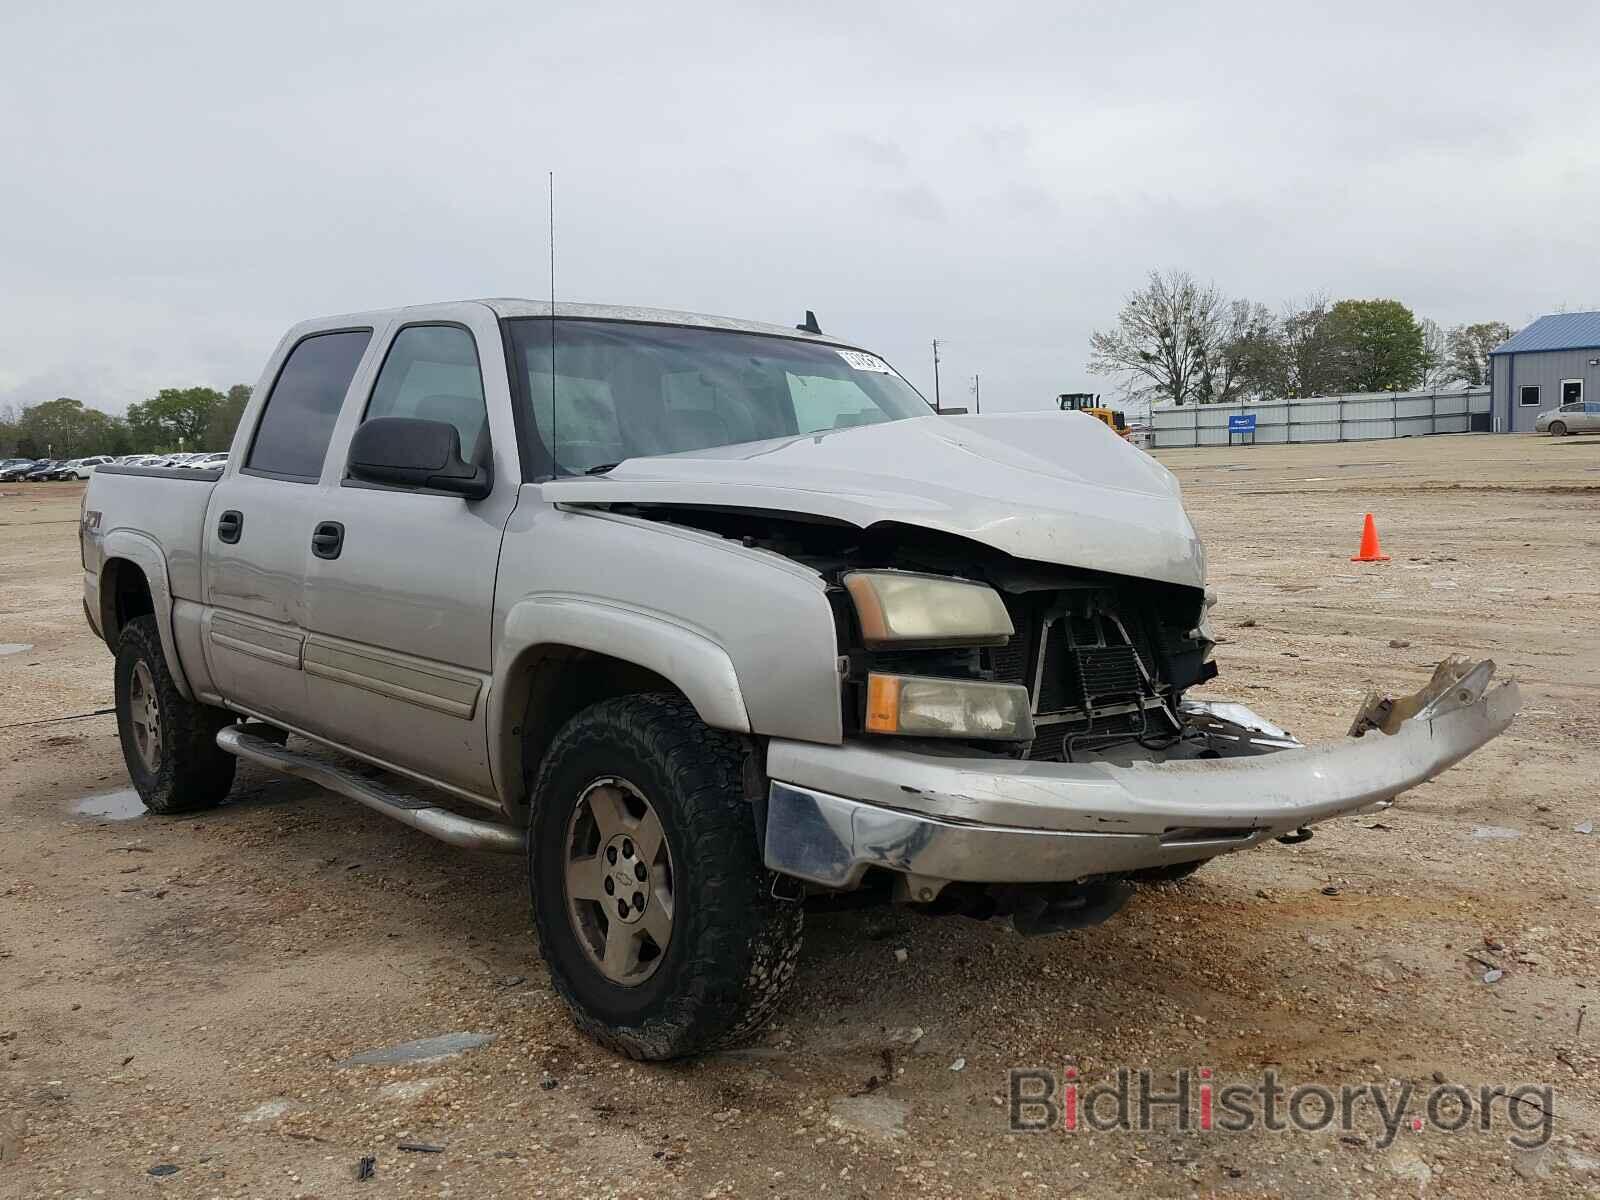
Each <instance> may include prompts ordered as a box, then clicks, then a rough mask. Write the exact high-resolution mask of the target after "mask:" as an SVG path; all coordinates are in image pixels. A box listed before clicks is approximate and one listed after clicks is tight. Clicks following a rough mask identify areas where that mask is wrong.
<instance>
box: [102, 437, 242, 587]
mask: <svg viewBox="0 0 1600 1200" xmlns="http://www.w3.org/2000/svg"><path fill="white" fill-rule="evenodd" d="M221 478H222V471H221V469H220V468H219V469H216V470H207V471H184V470H179V469H177V468H175V467H119V466H104V467H100V468H98V469H96V471H95V473H94V474H93V475H92V476H90V478H89V489H88V492H87V493H86V494H85V496H84V511H85V512H86V513H89V512H98V513H100V514H102V515H101V518H100V525H99V530H100V533H101V534H102V535H108V534H110V533H112V532H114V531H117V530H128V531H130V532H133V533H140V534H144V535H145V536H146V537H148V538H151V539H152V540H154V541H155V542H156V544H157V545H159V546H160V547H161V549H162V551H163V552H164V553H165V555H166V560H167V572H168V575H169V577H170V580H171V584H172V594H173V595H174V596H175V597H181V598H182V599H185V600H198V599H199V598H200V548H201V546H202V545H203V544H204V539H205V521H206V506H207V505H208V504H209V503H210V500H211V489H212V488H213V487H215V486H216V482H217V480H219V479H221ZM201 484H203V485H204V486H203V487H201V486H197V485H201ZM89 566H90V569H91V570H97V569H98V564H89Z"/></svg>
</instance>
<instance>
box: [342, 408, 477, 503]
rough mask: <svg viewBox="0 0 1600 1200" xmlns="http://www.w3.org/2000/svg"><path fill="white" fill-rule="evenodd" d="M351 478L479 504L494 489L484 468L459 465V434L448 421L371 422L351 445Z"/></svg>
mask: <svg viewBox="0 0 1600 1200" xmlns="http://www.w3.org/2000/svg"><path fill="white" fill-rule="evenodd" d="M346 470H347V471H348V472H349V474H350V478H352V479H359V480H361V481H362V482H363V483H382V484H387V485H388V486H390V487H405V488H429V489H431V490H433V491H436V492H449V493H450V494H452V495H455V496H462V497H464V498H466V499H468V500H482V499H483V498H484V497H485V496H487V495H488V494H489V492H490V491H491V490H492V488H493V486H494V479H493V476H492V475H491V474H490V471H489V468H488V467H486V466H484V467H480V466H474V465H472V464H470V463H466V462H463V461H462V459H461V434H460V433H459V432H458V431H457V429H456V427H455V426H454V425H452V424H450V423H449V422H448V421H422V420H418V419H416V418H415V417H375V418H373V419H372V420H370V421H364V422H363V423H362V424H361V425H360V426H358V427H357V428H356V434H355V437H353V438H351V439H350V461H349V464H348V465H347V467H346Z"/></svg>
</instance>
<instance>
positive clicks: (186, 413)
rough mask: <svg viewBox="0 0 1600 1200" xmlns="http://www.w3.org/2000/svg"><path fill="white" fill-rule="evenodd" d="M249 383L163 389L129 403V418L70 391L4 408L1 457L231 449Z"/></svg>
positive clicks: (0, 420) (0, 422) (0, 421)
mask: <svg viewBox="0 0 1600 1200" xmlns="http://www.w3.org/2000/svg"><path fill="white" fill-rule="evenodd" d="M249 399H250V388H249V387H248V386H247V385H246V384H242V383H236V384H234V385H233V386H232V387H231V388H229V389H228V390H227V391H226V392H219V391H217V390H216V389H215V388H207V387H189V388H162V389H161V390H160V391H159V392H157V393H156V394H155V395H154V396H151V397H150V398H149V399H148V400H141V401H139V402H138V403H137V404H130V405H129V406H128V414H127V416H125V417H115V416H112V415H111V414H110V413H106V412H101V411H100V410H99V409H98V408H91V407H89V406H88V405H86V404H84V403H83V402H82V401H80V400H74V399H72V398H71V397H70V396H60V397H57V398H56V399H54V400H45V401H42V402H41V403H39V404H31V405H28V406H27V407H26V408H23V409H21V410H20V411H19V410H18V409H16V408H15V407H14V406H12V407H8V408H4V409H0V458H9V457H11V456H13V455H16V456H19V457H23V458H44V457H46V456H48V457H51V458H88V457H89V456H90V455H94V454H112V455H120V454H170V453H175V452H177V451H179V450H226V449H227V448H228V444H229V443H230V442H232V441H233V431H234V430H235V429H237V428H238V427H239V418H240V417H242V416H243V415H244V406H245V404H246V403H247V402H248V401H249Z"/></svg>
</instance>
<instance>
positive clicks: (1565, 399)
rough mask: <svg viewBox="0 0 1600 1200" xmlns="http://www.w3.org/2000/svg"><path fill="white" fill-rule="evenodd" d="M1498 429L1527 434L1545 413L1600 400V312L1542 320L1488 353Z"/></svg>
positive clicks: (1561, 315)
mask: <svg viewBox="0 0 1600 1200" xmlns="http://www.w3.org/2000/svg"><path fill="white" fill-rule="evenodd" d="M1489 365H1490V372H1491V378H1490V384H1491V387H1492V389H1493V390H1492V391H1491V393H1490V395H1491V405H1492V407H1491V411H1492V412H1493V414H1494V427H1495V429H1497V430H1500V431H1503V432H1506V433H1527V432H1531V431H1532V429H1533V419H1534V418H1535V417H1536V416H1538V415H1539V414H1540V413H1541V412H1544V411H1545V410H1546V409H1551V408H1556V407H1558V406H1559V405H1562V404H1572V403H1574V402H1576V401H1580V400H1600V312H1581V313H1556V314H1554V315H1552V316H1548V317H1540V318H1539V319H1538V320H1537V321H1535V322H1534V323H1533V324H1532V325H1529V326H1528V327H1527V328H1526V329H1524V330H1523V331H1522V332H1521V333H1519V334H1517V335H1516V336H1515V337H1513V338H1511V339H1510V340H1509V341H1506V342H1502V343H1500V345H1498V346H1496V347H1495V348H1494V349H1493V350H1491V351H1490V352H1489Z"/></svg>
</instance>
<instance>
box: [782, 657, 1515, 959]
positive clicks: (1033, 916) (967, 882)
mask: <svg viewBox="0 0 1600 1200" xmlns="http://www.w3.org/2000/svg"><path fill="white" fill-rule="evenodd" d="M1493 675H1494V664H1493V663H1492V662H1489V661H1483V662H1478V663H1467V662H1465V661H1464V660H1459V659H1451V660H1447V661H1446V662H1444V663H1441V664H1440V666H1439V668H1438V669H1437V670H1436V671H1435V673H1434V676H1433V678H1432V679H1431V680H1430V681H1429V682H1428V684H1427V685H1426V686H1424V687H1423V688H1421V689H1420V690H1419V691H1417V692H1415V693H1413V694H1411V695H1407V696H1399V697H1392V698H1390V697H1373V698H1369V700H1368V701H1367V702H1366V703H1365V704H1364V705H1363V706H1362V708H1361V710H1360V712H1359V713H1358V715H1357V717H1356V720H1355V723H1354V725H1353V727H1352V731H1351V734H1350V735H1349V736H1347V737H1346V738H1344V739H1343V740H1341V741H1337V742H1332V743H1327V744H1323V745H1316V746H1303V745H1301V744H1300V743H1299V742H1298V741H1296V740H1295V739H1294V738H1293V737H1291V736H1290V735H1289V734H1288V733H1286V732H1285V731H1284V730H1282V729H1280V728H1278V727H1277V726H1275V725H1273V724H1272V723H1270V722H1268V721H1265V720H1263V719H1261V718H1259V717H1257V716H1256V715H1255V714H1254V713H1252V712H1250V710H1248V709H1246V708H1244V707H1243V706H1241V705H1235V704H1224V703H1201V702H1196V701H1190V700H1185V701H1184V702H1183V703H1182V704H1181V706H1180V710H1179V711H1180V714H1181V722H1182V729H1181V731H1178V732H1177V733H1176V735H1175V736H1174V737H1173V738H1172V739H1171V740H1170V741H1169V742H1168V743H1167V744H1165V745H1163V746H1153V745H1143V744H1140V743H1137V742H1135V743H1128V742H1123V743H1119V744H1118V745H1117V746H1116V747H1115V748H1114V749H1113V750H1111V751H1109V752H1108V751H1106V750H1104V749H1102V750H1085V751H1084V752H1082V753H1080V754H1078V755H1076V756H1075V757H1074V758H1073V760H1072V761H1070V762H1066V761H1060V762H1055V761H1039V760H1034V759H1016V758H1005V757H1001V756H999V755H992V754H991V755H986V756H975V755H970V754H965V753H962V752H961V751H959V750H958V749H956V748H954V747H937V746H927V745H922V746H916V747H912V746H902V747H899V748H886V747H884V746H882V745H875V744H872V743H870V742H868V741H867V740H866V739H857V740H854V741H849V742H846V743H845V744H844V745H842V746H817V745H812V744H808V743H799V742H779V741H775V742H773V743H772V744H771V746H770V747H769V752H768V767H767V769H768V773H769V775H770V776H771V778H772V781H773V782H772V784H771V788H770V791H769V794H768V797H767V813H766V833H765V854H766V861H767V865H768V866H769V867H771V868H772V869H773V870H776V871H779V872H781V873H783V874H785V875H790V876H794V877H796V878H798V879H801V880H805V881H806V882H807V883H809V884H812V885H814V886H817V887H821V888H828V889H849V888H853V887H857V886H859V885H860V884H861V883H862V881H863V879H864V878H866V877H867V876H868V874H869V873H875V872H879V871H884V872H890V873H892V874H893V876H894V877H895V888H896V892H897V894H898V895H899V896H900V897H901V898H902V899H907V900H911V901H915V902H919V903H929V904H934V905H937V906H939V907H944V908H952V909H954V910H956V911H968V912H971V913H972V914H973V915H979V916H983V915H996V914H999V915H1004V914H1005V913H1006V912H1007V911H1009V912H1010V913H1011V914H1013V919H1014V920H1016V921H1017V925H1018V927H1019V928H1023V929H1025V930H1027V931H1032V932H1044V931H1047V930H1049V929H1059V928H1070V927H1073V926H1074V925H1076V924H1082V923H1085V922H1084V920H1083V917H1084V916H1085V915H1093V916H1094V917H1096V918H1098V919H1104V917H1105V916H1109V915H1110V913H1111V912H1114V911H1115V910H1116V908H1117V907H1118V906H1119V904H1120V901H1119V900H1118V899H1117V897H1119V896H1125V895H1126V888H1125V886H1124V881H1126V880H1128V879H1130V878H1138V877H1140V875H1141V874H1146V875H1147V873H1149V872H1152V871H1160V870H1163V869H1169V868H1175V867H1180V866H1181V865H1183V864H1188V863H1196V862H1202V861H1205V860H1208V859H1210V858H1214V857H1216V856H1217V855H1220V854H1225V853H1230V852H1232V851H1236V850H1242V849H1247V848H1249V847H1251V846H1256V845H1259V844H1261V843H1262V842H1264V841H1266V840H1268V839H1271V838H1277V837H1283V836H1286V835H1291V834H1294V833H1295V831H1298V830H1302V829H1306V828H1308V827H1309V826H1311V825H1313V824H1315V823H1316V822H1319V821H1325V820H1328V819H1329V818H1331V817H1336V816H1341V815H1345V814H1348V813H1354V812H1361V811H1364V810H1369V809H1371V808H1374V807H1381V806H1385V805H1387V804H1388V803H1390V802H1392V800H1393V799H1394V797H1395V796H1396V795H1398V794H1399V793H1401V792H1403V791H1405V790H1407V789H1408V788H1411V787H1414V786H1416V785H1417V784H1419V783H1422V782H1424V781H1425V780H1428V779H1431V778H1433V777H1434V776H1436V775H1438V774H1439V773H1440V772H1442V771H1444V770H1445V769H1446V768H1448V767H1449V766H1451V765H1452V764H1454V763H1456V762H1458V761H1460V760H1461V759H1462V758H1465V757H1466V756H1467V755H1468V754H1470V753H1471V752H1472V751H1474V750H1476V749H1477V748H1478V747H1480V746H1482V745H1484V744H1485V743H1486V742H1488V741H1489V740H1491V739H1492V738H1494V737H1495V736H1496V735H1498V734H1499V733H1500V732H1502V731H1503V730H1504V729H1505V728H1506V727H1507V726H1509V725H1510V723H1511V720H1512V718H1513V717H1514V716H1515V715H1516V713H1517V710H1518V708H1519V707H1520V704H1521V698H1520V695H1519V693H1518V690H1517V687H1516V685H1515V684H1514V683H1502V684H1500V685H1498V686H1493V685H1492V680H1493ZM1019 913H1020V914H1021V916H1022V919H1021V920H1017V918H1016V915H1015V914H1019ZM1052 914H1055V918H1054V919H1053V918H1052Z"/></svg>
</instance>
